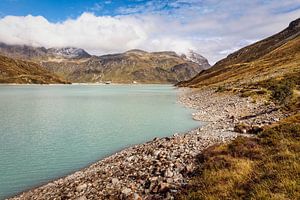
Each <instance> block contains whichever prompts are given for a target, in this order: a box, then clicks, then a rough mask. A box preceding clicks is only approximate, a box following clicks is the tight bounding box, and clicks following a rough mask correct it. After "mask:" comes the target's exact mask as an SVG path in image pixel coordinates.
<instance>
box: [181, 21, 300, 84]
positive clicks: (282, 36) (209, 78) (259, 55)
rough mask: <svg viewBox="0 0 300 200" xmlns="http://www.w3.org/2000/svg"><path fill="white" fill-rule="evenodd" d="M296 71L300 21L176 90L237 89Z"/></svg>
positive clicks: (299, 55) (298, 68)
mask: <svg viewBox="0 0 300 200" xmlns="http://www.w3.org/2000/svg"><path fill="white" fill-rule="evenodd" d="M299 71H300V19H297V20H295V21H293V22H291V23H290V25H289V27H288V28H286V29H285V30H283V31H282V32H280V33H278V34H275V35H273V36H271V37H269V38H267V39H265V40H262V41H259V42H257V43H255V44H252V45H250V46H247V47H245V48H243V49H241V50H239V51H237V52H235V53H233V54H231V55H229V56H228V57H227V58H225V59H223V60H221V61H219V62H218V63H216V64H215V65H214V66H213V67H211V68H210V69H208V70H205V71H202V72H201V73H200V74H198V75H197V76H195V77H194V78H193V79H191V80H188V81H185V82H182V83H180V84H179V85H180V86H188V87H202V86H208V85H218V86H220V85H240V84H249V83H254V82H258V81H263V80H267V79H270V78H272V77H280V76H283V75H285V74H288V73H296V72H299Z"/></svg>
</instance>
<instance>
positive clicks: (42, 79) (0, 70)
mask: <svg viewBox="0 0 300 200" xmlns="http://www.w3.org/2000/svg"><path fill="white" fill-rule="evenodd" d="M0 83H19V84H24V83H34V84H49V83H67V82H66V81H65V80H63V79H61V78H60V77H58V76H57V75H54V74H52V73H51V72H49V71H48V70H46V69H43V68H42V67H41V66H40V65H38V64H36V63H33V62H26V61H22V60H17V59H12V58H8V57H6V56H2V55H0Z"/></svg>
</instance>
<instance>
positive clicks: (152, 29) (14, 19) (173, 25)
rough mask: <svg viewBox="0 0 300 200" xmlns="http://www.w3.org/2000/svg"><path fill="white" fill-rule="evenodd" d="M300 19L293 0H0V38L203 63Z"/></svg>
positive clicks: (296, 0)
mask: <svg viewBox="0 0 300 200" xmlns="http://www.w3.org/2000/svg"><path fill="white" fill-rule="evenodd" d="M299 17H300V0H124V1H121V0H72V1H71V0H0V42H5V43H8V44H25V45H32V46H44V47H47V48H50V47H78V48H83V49H85V50H86V51H88V52H89V53H91V54H94V55H102V54H108V53H118V52H124V51H127V50H129V49H143V50H147V51H164V50H168V51H169V50H171V51H176V52H177V53H179V54H181V53H187V52H188V51H190V50H193V51H196V52H198V53H200V54H201V55H203V56H205V57H206V58H208V60H209V62H210V63H211V64H214V63H215V62H216V61H218V60H220V59H222V58H224V57H226V56H227V55H228V54H229V53H232V52H234V51H236V50H237V49H239V48H241V47H244V46H246V45H249V44H251V43H253V42H255V41H258V40H261V39H263V38H265V37H268V36H270V35H272V34H275V33H277V32H279V31H281V30H282V29H284V28H285V27H287V26H288V24H289V23H290V22H291V21H293V20H295V19H297V18H299Z"/></svg>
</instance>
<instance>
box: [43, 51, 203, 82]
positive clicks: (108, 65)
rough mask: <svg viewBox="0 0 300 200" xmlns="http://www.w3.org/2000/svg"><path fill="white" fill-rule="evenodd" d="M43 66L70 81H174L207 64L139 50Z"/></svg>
mask: <svg viewBox="0 0 300 200" xmlns="http://www.w3.org/2000/svg"><path fill="white" fill-rule="evenodd" d="M42 65H43V66H45V67H46V68H47V69H49V70H50V71H52V72H55V73H57V74H59V75H62V76H64V77H66V78H67V79H68V80H70V81H72V82H105V81H112V82H117V83H131V82H133V81H137V82H141V83H176V82H178V81H182V80H187V79H189V78H192V77H193V76H195V75H196V74H198V73H199V72H200V71H201V70H203V69H205V68H207V67H209V64H208V62H207V60H206V59H204V60H203V62H202V64H201V65H200V64H198V63H195V62H192V61H190V60H188V59H187V58H186V57H183V56H179V55H177V54H176V53H175V52H153V53H149V52H146V51H142V50H130V51H127V52H125V53H120V54H111V55H103V56H99V57H97V56H93V57H92V58H90V59H82V60H64V61H62V62H57V61H42Z"/></svg>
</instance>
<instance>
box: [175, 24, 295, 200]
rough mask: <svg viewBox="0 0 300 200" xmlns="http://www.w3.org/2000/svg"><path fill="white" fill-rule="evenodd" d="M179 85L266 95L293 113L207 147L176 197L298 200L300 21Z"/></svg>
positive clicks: (243, 94)
mask: <svg viewBox="0 0 300 200" xmlns="http://www.w3.org/2000/svg"><path fill="white" fill-rule="evenodd" d="M179 85H181V86H188V87H195V88H205V87H214V88H216V92H224V91H225V92H228V93H229V94H231V93H235V94H239V95H240V96H241V97H249V96H251V97H252V100H253V101H255V100H257V99H264V100H265V102H266V104H267V103H268V102H269V103H270V102H272V103H275V105H276V107H277V108H278V109H280V110H281V111H282V112H284V113H286V114H288V115H291V117H289V118H286V119H284V120H282V121H280V122H278V123H277V124H272V125H269V126H265V127H263V131H260V132H259V133H258V134H257V135H253V136H252V137H238V138H237V139H235V140H234V141H233V142H230V143H228V144H222V145H215V146H212V147H210V148H209V149H207V150H205V151H204V152H203V153H202V154H201V155H199V156H198V164H199V165H198V169H197V170H196V171H195V173H194V176H193V177H192V181H191V183H190V184H189V186H188V187H187V188H186V189H185V190H184V191H183V192H182V193H181V195H180V196H179V197H178V199H185V200H187V199H210V200H217V199H278V200H279V199H280V200H281V199H300V159H299V158H300V115H299V112H300V19H297V20H295V21H293V22H292V23H290V25H289V27H288V28H287V29H285V30H283V31H282V32H280V33H278V34H276V35H274V36H272V37H269V38H267V39H265V40H262V41H259V42H257V43H255V44H253V45H250V46H248V47H245V48H243V49H241V50H239V51H237V52H235V53H233V54H231V55H229V56H228V57H227V58H225V59H223V60H221V61H220V62H218V63H216V64H215V65H214V66H213V67H212V68H210V69H208V70H206V71H203V72H201V73H200V74H199V75H197V76H196V77H194V78H193V79H191V80H189V81H186V82H182V83H180V84H179Z"/></svg>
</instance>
